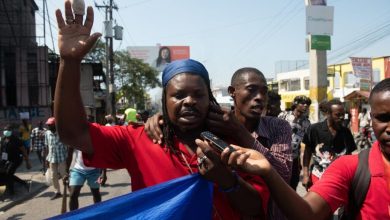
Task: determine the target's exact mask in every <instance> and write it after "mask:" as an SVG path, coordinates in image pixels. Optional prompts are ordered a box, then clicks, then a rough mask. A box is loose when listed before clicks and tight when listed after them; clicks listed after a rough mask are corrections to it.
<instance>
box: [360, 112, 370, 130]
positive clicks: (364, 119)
mask: <svg viewBox="0 0 390 220" xmlns="http://www.w3.org/2000/svg"><path fill="white" fill-rule="evenodd" d="M358 119H359V131H360V132H364V129H367V127H370V124H371V117H370V113H368V112H367V108H362V112H360V113H359V116H358Z"/></svg>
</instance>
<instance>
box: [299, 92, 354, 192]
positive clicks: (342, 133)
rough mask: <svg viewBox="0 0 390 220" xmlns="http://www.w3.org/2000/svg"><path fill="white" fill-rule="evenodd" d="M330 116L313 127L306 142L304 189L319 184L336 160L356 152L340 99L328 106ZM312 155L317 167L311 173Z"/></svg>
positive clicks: (332, 101)
mask: <svg viewBox="0 0 390 220" xmlns="http://www.w3.org/2000/svg"><path fill="white" fill-rule="evenodd" d="M327 114H328V116H327V119H326V120H324V121H322V122H318V123H315V124H313V125H311V126H310V127H309V129H308V130H307V132H306V134H305V137H304V139H303V143H304V144H305V145H306V147H305V152H304V154H303V178H302V185H304V186H305V187H306V188H309V187H310V186H311V185H312V183H315V182H316V181H318V180H319V179H320V178H321V176H322V174H323V172H324V171H325V169H326V168H327V167H328V166H329V164H330V163H331V162H333V161H334V160H335V159H336V158H338V157H339V156H341V155H344V154H351V153H352V152H353V151H354V150H356V144H355V140H354V138H353V136H352V133H351V131H350V130H349V129H348V128H346V127H344V126H343V122H344V114H345V111H344V105H343V103H342V102H340V101H339V100H338V99H332V100H330V101H329V102H327ZM312 155H313V156H314V158H313V159H314V160H313V161H314V164H313V166H311V167H312V168H311V169H309V165H310V160H311V157H312Z"/></svg>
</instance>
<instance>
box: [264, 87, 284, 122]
mask: <svg viewBox="0 0 390 220" xmlns="http://www.w3.org/2000/svg"><path fill="white" fill-rule="evenodd" d="M281 99H282V98H281V97H280V95H279V94H278V93H277V92H274V91H269V92H268V102H267V108H266V114H265V115H266V116H271V117H278V115H279V114H280V112H282V110H281V109H280V100H281Z"/></svg>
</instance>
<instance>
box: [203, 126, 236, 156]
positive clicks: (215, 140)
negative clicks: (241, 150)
mask: <svg viewBox="0 0 390 220" xmlns="http://www.w3.org/2000/svg"><path fill="white" fill-rule="evenodd" d="M200 136H201V137H202V138H203V139H205V140H207V141H209V142H211V143H212V144H211V146H212V147H213V148H214V149H215V150H217V151H218V152H220V153H221V152H222V151H223V150H224V149H225V148H229V149H230V152H232V151H234V148H233V147H231V146H230V145H229V144H227V143H226V142H225V141H223V140H221V139H220V138H219V137H217V136H216V135H214V134H213V133H211V132H210V131H203V132H202V133H200Z"/></svg>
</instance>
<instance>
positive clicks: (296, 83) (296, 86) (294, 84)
mask: <svg viewBox="0 0 390 220" xmlns="http://www.w3.org/2000/svg"><path fill="white" fill-rule="evenodd" d="M299 90H301V80H300V79H291V81H290V89H289V91H299Z"/></svg>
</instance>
